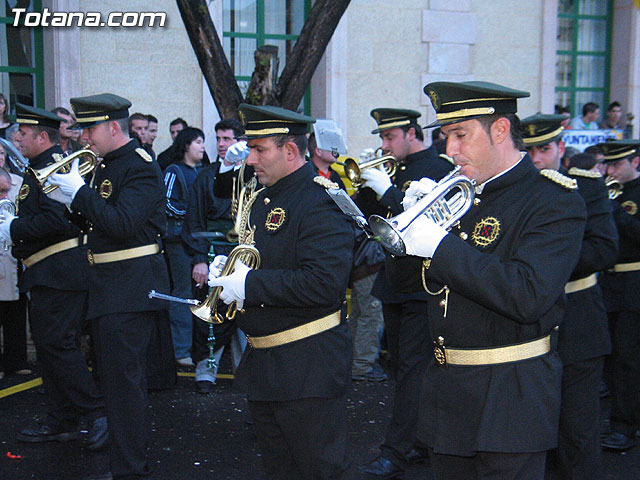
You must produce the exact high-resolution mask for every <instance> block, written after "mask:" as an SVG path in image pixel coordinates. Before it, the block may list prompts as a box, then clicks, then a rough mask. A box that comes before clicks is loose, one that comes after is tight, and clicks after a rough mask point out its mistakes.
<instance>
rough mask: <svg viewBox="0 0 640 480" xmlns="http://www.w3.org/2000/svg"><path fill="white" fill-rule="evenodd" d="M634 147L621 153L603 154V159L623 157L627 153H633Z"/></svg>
mask: <svg viewBox="0 0 640 480" xmlns="http://www.w3.org/2000/svg"><path fill="white" fill-rule="evenodd" d="M635 151H636V149H635V148H633V149H631V150H626V151H624V152H622V153H616V154H615V155H605V156H604V159H605V160H615V159H616V158H624V157H626V156H628V155H631V154H632V153H635Z"/></svg>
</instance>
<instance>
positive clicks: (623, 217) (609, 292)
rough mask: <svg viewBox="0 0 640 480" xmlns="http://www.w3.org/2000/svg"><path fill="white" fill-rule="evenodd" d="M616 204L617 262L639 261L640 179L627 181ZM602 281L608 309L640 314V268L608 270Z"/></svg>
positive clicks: (614, 201)
mask: <svg viewBox="0 0 640 480" xmlns="http://www.w3.org/2000/svg"><path fill="white" fill-rule="evenodd" d="M613 205H614V211H613V217H614V219H615V222H616V227H618V235H619V238H620V243H619V254H618V260H617V262H616V263H634V262H640V241H638V239H639V238H640V208H638V207H639V206H640V178H636V179H635V180H632V181H630V182H627V183H625V184H624V185H623V189H622V194H621V195H620V196H619V197H618V198H616V199H615V200H613ZM600 284H601V286H602V291H603V295H604V300H605V304H606V306H607V311H609V312H637V313H640V295H639V294H638V292H639V291H640V271H638V270H636V271H633V272H621V273H611V272H606V273H605V274H603V275H602V276H601V282H600Z"/></svg>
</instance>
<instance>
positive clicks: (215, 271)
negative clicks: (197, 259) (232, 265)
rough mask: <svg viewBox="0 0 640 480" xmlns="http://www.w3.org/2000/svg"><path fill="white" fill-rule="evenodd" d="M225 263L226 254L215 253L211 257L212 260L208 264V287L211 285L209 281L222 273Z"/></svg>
mask: <svg viewBox="0 0 640 480" xmlns="http://www.w3.org/2000/svg"><path fill="white" fill-rule="evenodd" d="M225 263H227V256H226V255H216V256H215V258H214V259H213V262H211V265H209V279H208V281H207V283H208V284H209V286H210V287H211V286H212V285H211V281H212V280H213V279H214V278H218V277H219V276H220V274H221V273H222V269H223V268H224V264H225Z"/></svg>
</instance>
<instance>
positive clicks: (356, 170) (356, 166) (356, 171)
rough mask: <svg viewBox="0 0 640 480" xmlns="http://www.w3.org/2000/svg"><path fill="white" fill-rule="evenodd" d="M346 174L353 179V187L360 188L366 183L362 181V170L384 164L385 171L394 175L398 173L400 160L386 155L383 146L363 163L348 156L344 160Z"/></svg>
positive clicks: (389, 174)
mask: <svg viewBox="0 0 640 480" xmlns="http://www.w3.org/2000/svg"><path fill="white" fill-rule="evenodd" d="M342 163H343V165H344V174H345V176H346V177H347V178H348V179H349V180H350V181H351V184H352V185H353V188H360V187H361V186H362V184H363V183H364V182H363V181H362V178H361V177H362V172H363V171H364V170H366V169H367V168H373V167H378V166H380V165H384V173H386V174H387V175H388V176H390V177H391V176H393V175H394V174H395V173H396V169H397V166H398V162H397V160H396V159H395V157H393V156H391V155H384V153H383V151H382V149H381V148H378V149H377V150H376V151H375V156H374V157H373V158H370V159H367V160H365V161H364V162H362V163H358V161H357V160H356V159H355V158H351V157H347V158H346V159H345V160H344V162H342Z"/></svg>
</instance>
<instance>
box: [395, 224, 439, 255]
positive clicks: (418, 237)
mask: <svg viewBox="0 0 640 480" xmlns="http://www.w3.org/2000/svg"><path fill="white" fill-rule="evenodd" d="M446 235H447V231H446V230H445V229H444V228H442V227H441V226H439V225H436V224H435V223H433V221H431V220H430V219H428V218H427V217H425V216H424V215H420V216H419V217H418V218H417V219H416V220H415V221H414V222H413V223H412V224H411V226H410V227H409V229H408V230H407V231H406V232H405V234H404V237H403V240H404V245H405V247H406V249H407V255H415V256H416V257H424V258H431V257H433V254H434V253H435V251H436V249H437V248H438V245H440V242H441V241H442V239H443V238H444V237H445V236H446Z"/></svg>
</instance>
